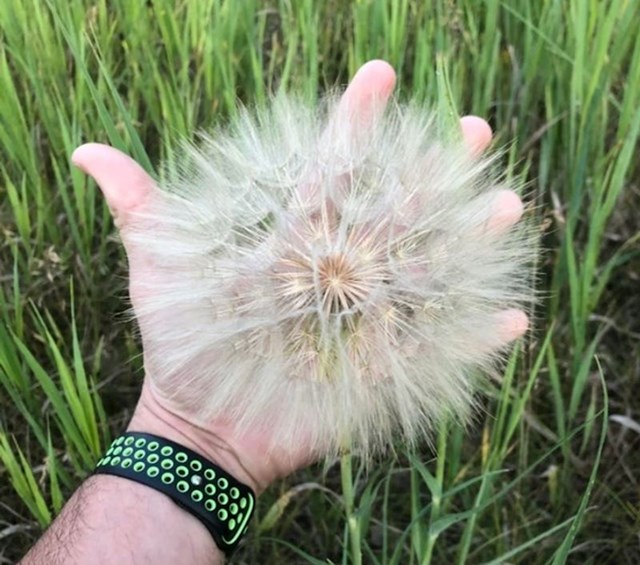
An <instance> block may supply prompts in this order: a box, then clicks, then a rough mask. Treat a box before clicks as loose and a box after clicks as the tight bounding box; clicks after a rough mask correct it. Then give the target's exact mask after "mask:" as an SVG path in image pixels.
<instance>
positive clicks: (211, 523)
mask: <svg viewBox="0 0 640 565" xmlns="http://www.w3.org/2000/svg"><path fill="white" fill-rule="evenodd" d="M94 474H105V475H116V476H118V477H124V478H126V479H131V480H132V481H135V482H137V483H141V484H143V485H147V486H149V487H151V488H153V489H155V490H159V491H160V492H163V493H164V494H166V495H168V496H169V497H170V498H171V499H173V501H174V502H176V503H177V504H178V505H180V506H181V507H182V508H184V509H185V510H187V511H188V512H190V513H191V514H193V515H194V516H195V517H196V518H198V519H199V520H200V521H201V522H202V523H203V524H204V525H205V526H206V528H207V529H208V530H209V532H211V535H212V536H213V538H214V539H215V542H216V544H217V545H218V547H219V548H220V549H221V550H222V551H224V552H225V553H227V554H230V553H231V552H233V550H234V549H235V548H236V546H237V545H238V543H239V542H240V540H241V539H242V537H243V535H244V534H245V532H246V531H247V527H248V526H247V525H248V523H249V520H250V519H251V515H252V514H253V510H254V508H255V501H256V498H255V494H254V493H253V491H252V490H251V488H249V487H248V486H247V485H245V484H243V483H241V482H239V481H238V480H236V479H234V478H233V477H232V476H231V475H229V473H227V472H225V471H224V470H222V469H220V467H218V466H216V465H214V464H213V463H211V462H210V461H207V460H206V459H205V458H203V457H201V456H200V455H198V454H197V453H195V452H194V451H192V450H190V449H187V448H186V447H183V446H182V445H180V444H177V443H175V442H173V441H170V440H168V439H164V438H161V437H158V436H155V435H152V434H147V433H141V432H127V433H125V434H122V435H121V436H120V437H118V438H117V439H115V440H114V441H113V442H112V443H111V446H110V447H109V449H108V450H107V452H106V454H105V455H104V457H103V458H102V459H100V461H98V464H97V466H96V469H95V471H94Z"/></svg>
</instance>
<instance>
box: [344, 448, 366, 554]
mask: <svg viewBox="0 0 640 565" xmlns="http://www.w3.org/2000/svg"><path fill="white" fill-rule="evenodd" d="M340 475H341V478H342V497H343V499H344V509H345V518H346V520H347V527H348V531H349V541H350V543H351V561H352V563H353V564H354V565H362V546H361V543H360V519H359V517H358V516H357V515H356V512H355V489H354V485H353V472H352V468H351V452H349V451H345V452H344V454H343V455H342V457H341V459H340Z"/></svg>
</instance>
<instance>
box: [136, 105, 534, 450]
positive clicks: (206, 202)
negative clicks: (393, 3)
mask: <svg viewBox="0 0 640 565" xmlns="http://www.w3.org/2000/svg"><path fill="white" fill-rule="evenodd" d="M337 100H338V99H337V97H327V98H326V99H325V100H324V101H323V104H322V105H321V106H320V108H319V109H318V108H314V107H311V106H309V105H306V104H304V103H302V102H300V101H298V100H295V99H293V98H291V97H288V96H284V95H282V96H278V97H276V98H274V99H273V100H272V101H271V104H270V105H269V106H268V107H266V108H264V109H259V110H255V111H253V112H250V111H248V110H242V111H241V112H240V114H239V116H240V117H239V118H238V119H237V120H236V121H235V122H233V123H232V124H231V125H229V126H228V127H227V128H226V129H221V130H218V131H216V132H214V133H213V134H211V135H205V136H203V138H202V140H201V142H200V143H199V144H198V145H197V146H191V145H187V146H186V149H185V151H184V153H183V155H182V157H181V160H180V161H179V166H177V167H169V168H167V169H166V170H165V171H164V178H163V180H162V181H161V182H160V184H161V185H162V188H161V189H158V191H157V192H156V193H154V195H153V199H152V203H151V205H150V206H149V207H147V208H146V209H145V211H144V212H143V213H140V217H139V218H138V221H136V222H134V224H135V225H136V226H137V228H136V230H135V231H134V232H133V233H132V234H131V235H130V237H131V239H132V240H133V241H135V243H136V244H137V245H139V246H141V248H144V249H145V253H146V255H147V256H148V257H149V258H150V261H151V262H152V264H153V269H152V272H153V273H154V275H153V277H147V278H145V280H144V281H143V282H142V283H141V288H139V289H138V290H137V291H138V293H139V294H141V295H144V296H145V297H146V299H145V300H144V301H141V304H140V305H136V314H137V316H138V317H139V318H140V319H141V322H143V323H145V350H146V354H147V359H146V363H147V370H148V372H149V374H150V376H151V378H152V380H153V383H154V385H155V387H156V388H157V390H158V391H159V392H160V393H161V394H163V395H164V396H165V397H166V398H167V399H168V400H169V401H171V402H172V403H174V404H175V405H176V406H177V407H178V408H179V409H182V410H185V411H187V410H188V411H189V412H190V413H194V412H195V413H197V414H198V415H199V417H200V418H201V419H202V420H203V421H206V420H207V419H208V418H212V417H215V416H216V415H220V414H225V415H226V416H227V417H229V419H230V420H231V421H234V422H236V425H237V426H238V428H240V429H241V430H256V429H258V430H260V429H265V430H267V429H268V430H269V436H270V437H272V438H273V442H274V445H276V444H277V445H283V444H287V443H291V444H294V443H296V442H299V441H301V438H303V440H304V441H307V442H309V447H310V448H311V449H313V450H315V451H316V452H317V453H324V454H329V455H332V454H334V453H336V452H338V451H340V450H341V449H343V448H345V447H347V446H348V447H351V448H352V449H354V450H357V451H359V452H361V453H363V454H365V455H366V454H371V453H373V452H375V451H378V450H381V449H383V448H385V447H388V446H389V445H390V444H392V442H393V441H394V440H395V439H404V440H407V441H410V442H413V441H415V440H417V439H418V438H420V437H423V436H424V435H426V436H427V437H428V436H429V433H430V431H431V430H432V429H433V426H434V425H435V424H436V423H437V422H438V421H439V420H440V419H441V418H442V417H444V416H445V415H448V414H453V415H455V416H456V417H457V418H458V419H459V420H462V421H464V420H465V419H466V418H467V416H468V414H469V413H470V408H471V407H472V405H473V395H474V391H475V389H476V384H477V377H476V375H477V374H478V372H481V373H482V372H485V373H486V372H487V371H490V370H492V368H493V367H494V365H495V363H496V361H497V360H498V359H499V357H500V354H501V352H504V347H505V340H504V335H503V334H502V333H501V328H500V323H501V322H500V319H499V313H500V312H502V311H503V310H504V309H506V308H509V307H522V305H523V304H524V303H525V302H526V301H528V300H529V298H530V294H531V292H530V282H529V276H528V269H527V264H528V263H529V261H530V260H531V259H532V249H533V246H532V245H531V240H530V235H529V231H528V230H527V229H526V227H524V226H519V227H512V228H510V229H493V228H492V227H491V222H490V218H491V217H492V213H493V212H494V209H493V207H492V206H493V203H494V201H495V197H496V195H497V194H499V191H500V190H501V189H504V188H505V187H507V185H506V183H505V182H504V181H503V180H501V178H500V176H499V175H497V173H495V170H494V169H495V167H494V159H493V158H488V159H473V158H472V157H471V156H470V155H468V152H467V151H466V149H465V148H464V147H463V146H462V145H461V143H460V142H458V141H455V140H454V141H452V140H451V139H450V137H449V138H448V137H447V136H446V135H443V134H442V130H440V129H438V127H437V126H436V123H435V121H434V119H433V118H432V117H431V115H430V114H429V113H428V112H427V111H425V110H424V109H423V108H420V107H419V106H418V105H417V104H408V105H401V104H399V103H395V104H394V105H393V106H392V107H391V108H390V109H389V110H388V111H387V112H386V113H385V114H384V115H383V116H381V117H379V118H378V119H376V120H375V121H374V122H373V123H371V124H367V125H366V126H362V128H361V129H359V130H358V131H355V132H354V130H353V128H349V127H346V125H345V124H344V123H341V122H340V121H339V120H336V119H335V116H336V114H337Z"/></svg>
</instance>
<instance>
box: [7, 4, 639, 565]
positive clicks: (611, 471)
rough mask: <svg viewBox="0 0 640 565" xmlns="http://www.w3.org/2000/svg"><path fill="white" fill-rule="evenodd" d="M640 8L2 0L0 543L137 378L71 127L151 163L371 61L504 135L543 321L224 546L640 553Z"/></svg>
mask: <svg viewBox="0 0 640 565" xmlns="http://www.w3.org/2000/svg"><path fill="white" fill-rule="evenodd" d="M638 22H640V3H639V2H636V1H635V0H537V1H530V0H505V1H497V0H432V1H429V0H422V1H419V0H361V1H355V2H348V1H346V0H345V1H343V0H327V1H324V2H322V1H316V2H313V1H311V0H288V1H285V0H281V1H276V0H273V1H266V0H265V1H258V0H238V1H231V0H227V1H222V0H190V1H187V0H174V1H170V0H147V1H142V0H97V1H91V0H24V1H22V2H10V1H4V2H0V563H5V562H6V563H10V562H14V561H15V560H16V559H18V558H19V557H20V556H21V555H22V554H23V553H24V552H25V551H26V549H27V548H28V547H29V546H30V545H31V544H32V543H33V542H34V540H35V539H37V537H38V536H39V534H40V533H41V531H42V529H43V528H44V527H46V525H47V524H48V523H49V522H50V521H51V519H52V517H53V516H55V514H56V512H57V511H58V510H59V509H60V507H61V505H62V504H63V502H64V500H66V498H68V496H69V495H70V493H71V492H72V491H73V489H74V488H75V487H76V486H77V485H78V484H79V483H80V481H81V480H82V479H83V477H85V476H86V475H87V473H88V472H90V470H91V469H92V467H93V465H94V463H95V461H96V460H97V459H98V458H99V457H100V455H101V452H102V450H103V448H104V446H105V444H106V443H107V442H108V441H109V440H110V438H111V437H112V436H113V435H114V434H117V433H118V432H119V431H121V430H122V429H124V426H125V425H126V422H127V420H128V418H129V417H130V415H131V411H132V408H133V406H134V404H135V401H136V398H137V394H138V390H139V387H140V383H141V377H142V372H141V361H140V356H139V354H140V344H139V342H138V340H137V337H136V331H135V327H134V326H133V325H132V324H131V323H130V322H129V321H127V320H126V318H125V316H124V312H125V310H126V307H127V302H126V273H127V269H126V262H125V258H124V254H123V251H122V249H121V248H120V246H119V244H118V242H117V239H116V238H115V237H114V228H113V224H112V222H111V219H110V216H109V212H108V209H107V207H106V206H105V205H104V203H103V201H102V199H101V197H100V194H99V192H98V191H97V190H96V188H95V186H94V185H93V184H92V183H91V182H90V181H88V180H87V178H86V177H85V176H84V175H82V174H81V173H80V172H79V171H77V170H72V168H71V166H70V164H69V156H70V154H71V152H72V151H73V149H74V148H75V147H76V146H77V145H79V144H80V143H82V142H85V141H100V142H105V143H109V144H112V145H114V146H116V147H118V148H120V149H122V150H124V151H125V152H127V153H129V154H130V155H132V156H133V157H134V158H135V159H137V160H138V161H139V162H140V163H141V164H143V166H145V167H146V168H147V169H148V170H149V171H153V170H154V168H155V167H157V165H158V164H159V163H160V162H161V161H163V160H171V159H172V158H173V155H174V153H173V151H174V149H175V148H176V141H177V140H178V139H179V138H180V137H192V136H193V134H194V133H195V132H196V131H197V130H198V129H199V128H209V127H211V126H213V125H214V124H216V123H220V122H222V121H224V120H225V118H226V117H228V116H229V115H230V114H232V113H233V112H234V111H235V109H236V108H237V105H238V102H239V101H242V102H247V103H250V104H252V103H262V102H264V101H265V100H266V98H267V96H268V94H269V93H270V92H274V91H277V90H278V89H287V90H289V91H295V92H300V93H304V94H305V95H307V96H309V97H311V98H313V97H317V96H318V95H319V94H321V93H322V92H323V91H324V90H325V89H327V88H332V87H335V86H336V85H344V84H346V82H347V81H348V79H349V77H350V76H352V75H353V73H354V72H355V70H356V69H357V68H358V66H360V65H361V64H362V63H364V62H365V61H367V60H368V59H371V58H382V59H386V60H387V61H389V62H390V63H391V64H392V65H393V66H394V67H395V69H396V70H397V72H398V75H399V81H398V84H399V89H398V91H399V96H400V97H401V98H409V97H416V98H418V99H420V100H422V101H424V102H425V104H426V105H428V106H430V107H432V108H436V109H438V110H439V111H440V112H443V113H445V114H450V115H451V117H454V116H455V115H456V114H460V115H462V114H468V113H474V114H477V115H480V116H483V117H485V118H486V119H488V120H489V122H490V123H491V125H492V127H493V128H494V130H495V133H496V141H495V145H496V146H506V147H507V148H508V150H507V152H506V154H505V157H504V159H503V165H504V166H505V167H506V168H507V169H508V170H509V174H510V175H513V176H514V177H518V178H521V179H523V180H525V181H526V182H527V185H526V186H527V191H526V194H525V201H526V204H527V209H528V211H527V214H528V215H529V216H530V218H532V221H534V222H535V223H536V225H539V229H540V232H541V242H542V253H541V257H540V262H539V264H538V265H537V266H536V271H537V280H538V291H539V294H540V297H541V299H540V301H539V304H538V306H537V307H536V311H535V312H534V319H535V330H534V331H533V332H531V333H530V335H529V336H528V337H527V338H526V339H525V340H523V341H522V342H521V343H519V344H518V346H517V347H516V349H515V351H514V354H513V356H512V357H511V359H510V361H509V363H508V364H507V366H506V367H505V372H504V377H503V378H502V379H501V380H500V382H499V383H498V384H497V387H496V389H495V390H491V391H489V392H488V395H487V397H486V398H484V399H483V401H482V402H483V409H482V411H481V413H480V414H479V416H478V418H477V421H476V422H475V425H474V426H473V428H472V429H470V430H466V431H464V430H461V429H457V428H454V427H443V429H442V431H441V433H440V436H439V438H438V446H437V447H438V449H437V450H430V449H428V448H427V447H426V446H425V448H424V450H423V451H422V452H421V453H405V452H403V451H399V452H398V453H397V454H395V455H393V456H389V457H388V458H387V459H384V460H380V461H378V462H377V463H376V465H375V466H374V467H373V469H371V470H370V471H369V473H366V474H365V473H363V472H361V471H362V469H359V467H358V461H357V460H354V461H353V472H354V491H353V492H351V493H343V492H342V490H341V486H340V475H339V472H338V470H337V468H336V465H333V466H328V467H327V468H321V467H312V468H310V469H308V470H305V471H302V472H300V473H298V474H296V475H294V476H292V477H290V478H288V479H287V480H285V481H281V482H279V483H278V484H275V485H273V486H272V488H271V489H270V490H269V491H268V492H267V493H266V494H265V495H264V496H262V497H261V500H260V507H259V509H258V515H257V517H256V519H255V521H254V527H253V528H252V530H251V534H250V535H249V540H248V543H246V544H245V546H244V547H243V548H242V550H240V551H239V552H238V554H237V555H236V557H235V558H234V562H236V563H276V564H280V563H306V562H309V563H329V562H331V563H344V564H347V563H359V562H360V561H361V562H363V563H381V564H394V563H395V564H406V563H409V564H422V565H426V564H428V563H435V564H439V563H459V564H462V563H473V564H475V563H527V564H530V563H564V562H568V563H578V562H579V563H597V564H601V563H615V564H624V563H630V564H636V563H638V562H640V557H639V555H640V547H639V546H640V486H639V484H638V481H639V479H640V473H639V469H640V449H639V447H640V441H639V440H640V414H639V412H640V394H639V392H638V391H639V384H640V382H639V381H640V355H639V349H640V323H639V322H638V318H639V315H640V296H639V295H640V293H639V292H638V286H639V282H638V279H639V277H640V259H639V255H640V253H639V246H638V240H639V238H640V228H639V222H638V217H639V212H640V204H639V199H638V196H639V192H640V189H639V184H638V182H639V180H640V179H639V175H638V166H637V165H638V158H637V153H636V152H637V149H638V134H639V130H640V34H638V33H637V28H638ZM346 516H348V517H350V518H351V520H352V524H353V525H354V527H352V528H347V527H346V525H345V524H346V520H345V517H346ZM354 533H357V536H356V538H359V539H356V540H355V541H356V542H357V543H353V542H354Z"/></svg>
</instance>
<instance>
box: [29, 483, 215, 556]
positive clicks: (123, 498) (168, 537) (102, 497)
mask: <svg viewBox="0 0 640 565" xmlns="http://www.w3.org/2000/svg"><path fill="white" fill-rule="evenodd" d="M223 562H224V556H223V554H222V553H221V552H220V551H219V549H218V548H217V547H216V545H215V542H214V541H213V538H212V537H211V535H210V534H209V532H208V531H207V529H206V528H205V527H204V526H203V525H202V524H201V523H200V521H199V520H197V519H196V518H195V517H193V516H192V515H191V514H189V513H188V512H186V511H185V510H183V509H182V508H180V507H179V506H178V505H177V504H175V503H174V502H173V501H172V500H171V499H170V498H169V497H167V496H166V495H164V494H162V493H160V492H158V491H155V490H153V489H151V488H149V487H147V486H145V485H141V484H138V483H135V482H133V481H130V480H128V479H123V478H120V477H114V476H108V475H97V476H92V477H90V478H89V479H87V480H86V481H85V482H84V483H83V484H82V485H81V486H80V488H79V489H78V490H77V491H76V492H75V494H74V495H73V496H72V498H71V499H70V500H69V502H68V503H67V504H66V506H65V507H64V509H63V510H62V512H61V513H60V515H59V516H58V517H57V518H56V520H55V521H54V522H53V524H52V525H51V527H50V528H49V529H48V530H47V532H46V533H45V534H44V536H43V537H42V538H41V539H40V541H39V542H38V543H37V544H36V545H35V546H34V547H33V548H32V549H31V551H30V552H29V553H28V554H27V555H26V556H25V557H24V559H23V560H22V562H21V563H22V564H23V565H31V564H44V563H46V564H47V565H58V564H61V563H64V564H65V565H66V564H72V563H78V564H85V563H95V564H96V565H97V564H103V563H104V564H113V563H127V564H129V563H131V564H134V563H156V564H162V563H168V564H169V563H170V564H174V563H193V564H195V565H197V564H200V563H202V564H212V563H213V564H217V563H223Z"/></svg>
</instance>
